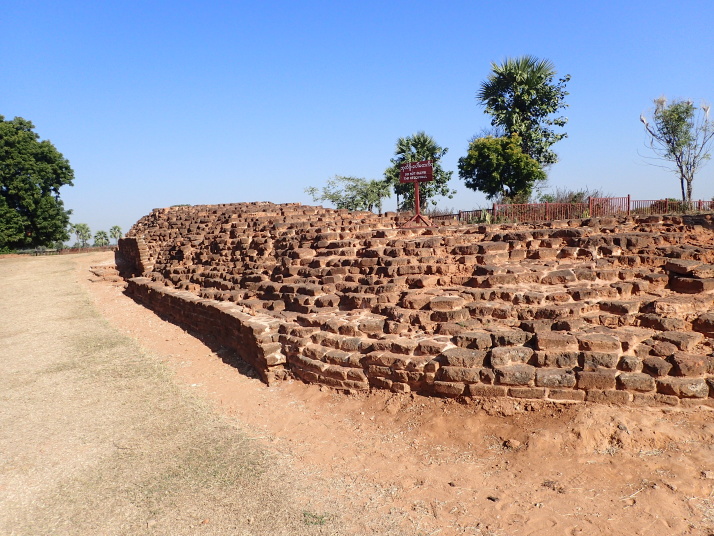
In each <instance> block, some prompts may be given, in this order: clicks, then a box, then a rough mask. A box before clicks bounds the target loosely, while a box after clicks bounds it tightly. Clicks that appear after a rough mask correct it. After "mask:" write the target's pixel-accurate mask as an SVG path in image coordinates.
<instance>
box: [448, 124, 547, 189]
mask: <svg viewBox="0 0 714 536" xmlns="http://www.w3.org/2000/svg"><path fill="white" fill-rule="evenodd" d="M459 177H461V179H463V180H464V182H465V184H466V186H467V187H468V188H471V189H472V190H478V191H480V192H483V193H485V194H486V197H487V198H488V199H496V198H500V199H502V200H508V201H511V202H517V203H518V202H521V203H527V202H528V200H529V199H530V196H531V193H532V192H533V188H534V187H535V185H536V184H537V183H538V182H541V181H545V179H546V174H545V171H543V169H542V168H541V167H540V165H539V164H538V162H536V161H535V160H534V159H533V158H531V157H530V156H528V155H527V154H525V153H524V152H523V150H522V149H521V140H520V138H519V137H518V136H517V135H513V136H509V137H504V138H494V137H491V136H487V137H485V138H477V139H474V140H472V141H471V143H470V144H469V150H468V154H467V155H466V156H463V157H461V158H459Z"/></svg>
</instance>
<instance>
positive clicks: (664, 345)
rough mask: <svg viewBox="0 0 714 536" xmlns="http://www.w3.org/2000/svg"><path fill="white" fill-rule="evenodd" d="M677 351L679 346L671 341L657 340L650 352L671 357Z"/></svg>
mask: <svg viewBox="0 0 714 536" xmlns="http://www.w3.org/2000/svg"><path fill="white" fill-rule="evenodd" d="M676 351H677V347H676V346H675V345H674V344H672V343H671V342H666V341H657V342H655V343H654V344H653V345H652V349H651V350H650V354H652V355H655V356H658V357H669V356H671V355H673V354H674V352H676Z"/></svg>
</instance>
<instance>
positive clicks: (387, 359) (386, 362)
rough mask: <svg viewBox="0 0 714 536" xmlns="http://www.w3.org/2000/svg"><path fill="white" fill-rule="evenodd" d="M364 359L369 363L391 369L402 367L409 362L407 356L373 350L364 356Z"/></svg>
mask: <svg viewBox="0 0 714 536" xmlns="http://www.w3.org/2000/svg"><path fill="white" fill-rule="evenodd" d="M364 361H365V363H367V364H370V365H378V366H381V367H391V368H392V369H395V370H396V369H404V368H406V366H407V364H408V363H409V356H405V355H399V354H393V353H391V352H382V351H375V352H370V353H369V354H367V355H366V356H365V357H364Z"/></svg>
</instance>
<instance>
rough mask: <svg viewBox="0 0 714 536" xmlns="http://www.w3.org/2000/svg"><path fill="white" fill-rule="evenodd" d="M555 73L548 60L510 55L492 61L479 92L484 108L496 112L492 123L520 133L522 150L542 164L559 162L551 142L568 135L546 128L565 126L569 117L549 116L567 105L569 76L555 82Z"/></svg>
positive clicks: (488, 111)
mask: <svg viewBox="0 0 714 536" xmlns="http://www.w3.org/2000/svg"><path fill="white" fill-rule="evenodd" d="M555 75H556V71H555V66H554V65H553V63H552V62H550V61H549V60H541V59H538V58H535V57H533V56H521V57H520V58H507V59H506V60H505V61H504V62H503V63H502V64H500V65H498V64H496V63H492V64H491V74H490V75H489V76H488V79H487V80H486V81H485V82H482V84H481V88H480V90H479V91H478V93H477V94H476V98H477V99H478V100H479V101H480V103H481V104H482V105H483V106H485V108H486V109H485V112H486V113H487V114H490V115H492V116H493V119H492V120H491V125H493V126H495V127H502V128H503V129H504V130H505V132H506V135H507V136H511V135H513V134H518V136H519V137H520V138H521V148H522V149H523V152H524V153H526V154H527V155H529V156H530V157H531V158H533V159H535V160H536V161H538V163H540V164H541V165H543V166H545V165H548V164H554V163H555V162H557V160H558V157H557V155H556V154H555V153H554V152H552V151H551V150H550V146H551V145H553V144H554V143H555V142H557V141H559V140H561V139H563V138H564V137H566V134H565V133H561V134H556V133H555V132H554V131H552V130H550V129H548V128H546V126H553V125H555V126H559V127H562V126H564V125H565V123H567V121H568V119H567V118H565V117H559V118H554V119H548V116H549V115H551V114H553V113H556V112H557V111H558V110H560V109H563V108H566V107H567V105H566V104H564V103H563V100H564V98H565V96H566V95H567V94H568V93H567V92H566V91H565V84H566V83H567V82H568V80H570V76H569V75H566V76H564V77H563V78H561V79H560V80H559V81H558V82H557V83H553V78H554V77H555Z"/></svg>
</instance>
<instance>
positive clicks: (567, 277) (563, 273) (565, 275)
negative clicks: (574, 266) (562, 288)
mask: <svg viewBox="0 0 714 536" xmlns="http://www.w3.org/2000/svg"><path fill="white" fill-rule="evenodd" d="M553 257H555V254H554V255H553ZM574 281H577V277H576V276H575V273H574V272H573V271H572V270H555V271H553V272H550V273H548V274H546V275H544V276H543V277H542V278H541V280H540V283H541V285H563V284H565V283H572V282H574Z"/></svg>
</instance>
